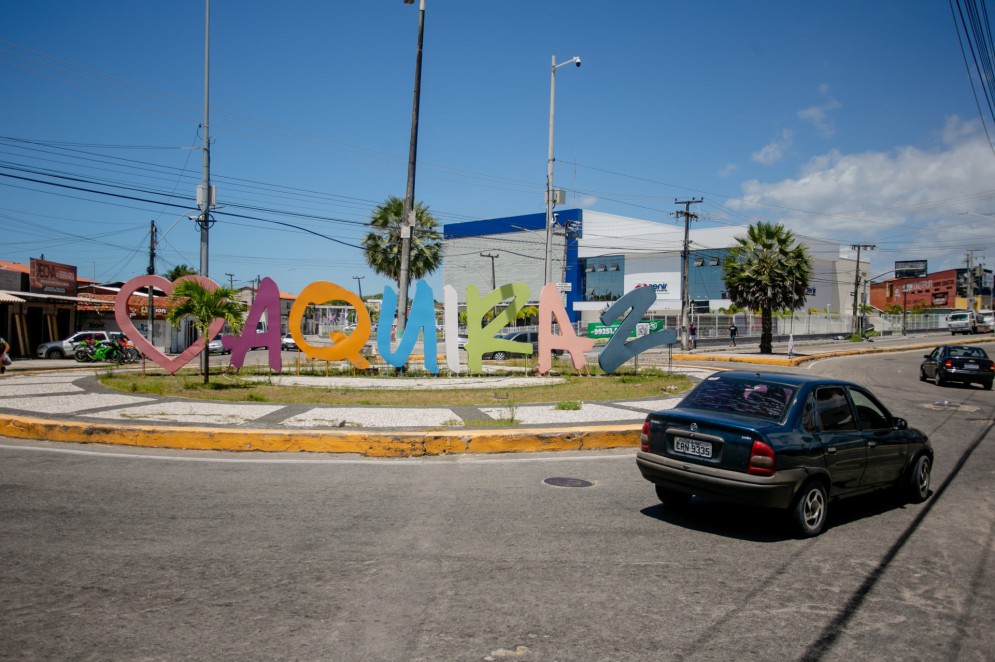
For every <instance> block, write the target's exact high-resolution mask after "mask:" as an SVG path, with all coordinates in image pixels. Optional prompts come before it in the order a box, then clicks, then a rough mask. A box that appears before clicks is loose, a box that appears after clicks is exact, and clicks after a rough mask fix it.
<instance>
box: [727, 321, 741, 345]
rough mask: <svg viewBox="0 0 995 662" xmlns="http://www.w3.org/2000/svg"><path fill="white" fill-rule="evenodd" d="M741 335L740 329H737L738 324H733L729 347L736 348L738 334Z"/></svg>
mask: <svg viewBox="0 0 995 662" xmlns="http://www.w3.org/2000/svg"><path fill="white" fill-rule="evenodd" d="M737 333H739V329H737V328H736V323H735V322H733V323H731V324H730V325H729V346H730V347H735V346H736V334H737Z"/></svg>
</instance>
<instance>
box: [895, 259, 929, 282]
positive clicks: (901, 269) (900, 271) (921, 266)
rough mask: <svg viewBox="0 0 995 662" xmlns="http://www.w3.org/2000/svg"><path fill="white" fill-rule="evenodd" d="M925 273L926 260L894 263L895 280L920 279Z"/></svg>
mask: <svg viewBox="0 0 995 662" xmlns="http://www.w3.org/2000/svg"><path fill="white" fill-rule="evenodd" d="M926 273H927V269H926V260H906V261H904V262H899V261H898V260H896V261H895V278H922V277H923V276H925V275H926Z"/></svg>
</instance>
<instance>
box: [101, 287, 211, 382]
mask: <svg viewBox="0 0 995 662" xmlns="http://www.w3.org/2000/svg"><path fill="white" fill-rule="evenodd" d="M183 280H193V281H196V282H198V283H200V284H201V285H203V286H204V287H205V288H206V289H208V290H211V291H214V290H215V289H217V287H218V284H217V283H215V282H214V281H213V280H211V279H210V278H204V277H203V276H183V277H182V278H177V279H176V280H175V281H173V282H172V283H171V282H169V281H168V280H166V279H165V278H163V277H162V276H155V275H148V276H136V277H134V278H132V279H131V280H129V281H128V282H127V283H125V284H124V285H122V286H121V289H120V290H118V293H117V295H116V296H115V297H114V319H115V321H117V325H118V328H120V329H121V332H122V333H123V334H124V335H126V336H128V340H130V341H131V342H133V343H135V347H137V348H138V351H140V352H141V353H142V354H144V355H145V356H147V357H148V358H149V359H151V360H152V361H153V362H154V363H155V364H156V365H157V366H159V367H160V368H162V369H163V370H165V371H166V372H168V373H169V374H174V373H175V372H176V371H177V370H179V369H180V368H182V367H183V366H185V365H186V364H187V363H189V362H190V359H192V358H193V357H195V356H197V355H198V354H200V353H201V352H202V351H204V349H205V348H206V347H207V341H208V340H209V339H210V338H213V337H214V336H216V335H217V334H218V333H219V332H220V331H221V329H222V328H223V327H224V325H225V322H224V320H220V319H217V320H214V322H212V323H211V327H210V338H197V340H196V341H195V342H194V343H193V344H192V345H190V346H189V347H187V348H186V349H185V350H183V351H182V352H181V353H180V355H179V356H177V357H176V358H172V359H171V358H169V357H168V356H166V355H165V354H163V353H162V352H160V351H159V350H158V349H156V348H155V347H154V346H153V345H152V343H150V342H149V341H148V340H146V339H145V338H144V337H143V336H142V334H140V333H139V332H138V329H136V328H135V325H134V323H133V322H132V321H131V317H130V315H129V314H128V299H130V298H131V297H132V296H133V295H136V292H137V291H138V290H139V289H140V288H143V287H148V286H150V285H151V286H152V287H157V288H159V289H160V290H162V291H163V292H165V293H166V295H167V296H168V295H169V294H170V293H171V292H172V291H173V286H174V285H176V283H179V282H180V281H183Z"/></svg>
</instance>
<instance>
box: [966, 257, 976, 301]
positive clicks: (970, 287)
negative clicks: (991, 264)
mask: <svg viewBox="0 0 995 662" xmlns="http://www.w3.org/2000/svg"><path fill="white" fill-rule="evenodd" d="M974 253H975V250H974V249H971V250H969V251H968V252H967V253H966V254H965V258H966V259H967V309H968V310H974Z"/></svg>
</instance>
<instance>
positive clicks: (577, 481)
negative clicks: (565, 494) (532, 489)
mask: <svg viewBox="0 0 995 662" xmlns="http://www.w3.org/2000/svg"><path fill="white" fill-rule="evenodd" d="M542 482H544V483H546V484H547V485H552V486H553V487H591V486H592V485H594V483H592V482H591V481H589V480H583V479H582V478H561V477H556V478H547V479H546V480H544V481H542Z"/></svg>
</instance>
